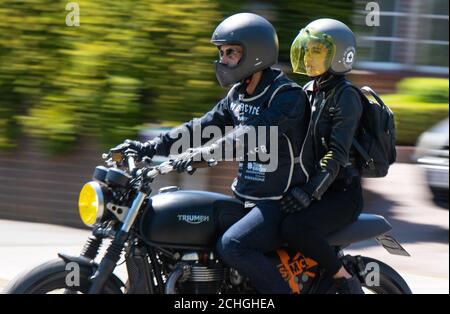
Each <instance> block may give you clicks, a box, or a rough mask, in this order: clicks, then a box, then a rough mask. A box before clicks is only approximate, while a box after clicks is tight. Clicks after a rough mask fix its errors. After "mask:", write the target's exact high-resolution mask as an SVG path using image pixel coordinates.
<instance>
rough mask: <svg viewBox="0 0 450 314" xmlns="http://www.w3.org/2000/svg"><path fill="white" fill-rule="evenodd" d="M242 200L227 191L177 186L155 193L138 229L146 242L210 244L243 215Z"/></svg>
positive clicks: (208, 246)
mask: <svg viewBox="0 0 450 314" xmlns="http://www.w3.org/2000/svg"><path fill="white" fill-rule="evenodd" d="M245 213H246V211H245V209H244V204H243V203H242V202H241V201H239V200H237V199H235V198H233V197H230V196H227V195H224V194H219V193H213V192H205V191H193V190H178V191H174V192H167V193H162V194H158V195H155V196H153V197H151V198H150V199H149V202H148V205H147V208H146V210H145V211H144V213H143V216H142V219H141V225H140V232H141V235H142V236H143V239H144V241H145V242H147V243H148V244H154V245H161V246H167V247H180V248H193V249H199V248H200V249H201V248H211V247H213V246H215V244H216V242H217V240H218V237H219V236H220V235H221V234H222V233H223V232H225V231H226V230H227V229H228V228H229V227H230V226H231V225H233V224H234V223H235V222H236V221H238V220H239V219H240V218H242V217H243V216H244V215H245Z"/></svg>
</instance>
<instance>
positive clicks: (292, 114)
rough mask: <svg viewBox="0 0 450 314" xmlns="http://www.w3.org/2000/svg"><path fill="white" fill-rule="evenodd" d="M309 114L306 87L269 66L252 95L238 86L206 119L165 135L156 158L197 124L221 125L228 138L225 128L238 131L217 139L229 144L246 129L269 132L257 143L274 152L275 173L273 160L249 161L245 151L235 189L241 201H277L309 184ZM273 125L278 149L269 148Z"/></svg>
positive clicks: (168, 149)
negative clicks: (305, 161) (304, 153)
mask: <svg viewBox="0 0 450 314" xmlns="http://www.w3.org/2000/svg"><path fill="white" fill-rule="evenodd" d="M309 116H310V108H309V105H308V99H307V97H306V94H305V92H304V91H303V89H302V88H301V87H300V86H299V85H297V84H296V83H294V82H293V81H291V80H289V79H288V78H287V77H286V75H284V73H283V72H282V71H280V70H278V69H272V68H268V69H266V70H264V71H263V75H262V77H261V81H260V82H259V83H258V85H257V87H256V90H255V92H254V93H253V94H252V95H247V94H246V85H245V83H238V84H235V85H234V86H233V87H232V88H231V89H230V91H229V92H228V95H227V96H226V97H225V98H223V99H222V100H221V101H219V103H218V104H217V105H216V106H215V107H214V108H213V109H212V110H211V111H209V112H208V113H206V114H205V115H204V116H203V117H201V118H199V119H194V120H193V121H190V122H188V123H185V124H183V125H182V126H180V127H178V128H175V129H173V130H171V131H170V132H168V133H166V134H163V135H161V136H160V138H159V140H158V141H159V144H158V146H157V154H158V155H164V156H168V155H169V154H170V153H171V152H170V150H171V148H172V145H173V144H174V143H175V142H176V141H177V140H178V139H179V138H180V137H181V134H183V133H186V132H187V133H189V134H190V136H191V139H192V135H193V134H194V133H195V131H194V128H195V126H200V128H201V129H202V130H203V129H205V128H206V127H208V126H218V127H220V129H221V131H222V134H225V128H226V127H227V126H232V127H234V130H235V131H234V132H232V133H231V134H229V135H227V136H226V137H225V139H224V138H222V139H221V140H219V141H218V142H220V143H224V142H230V141H228V140H227V138H228V139H233V137H234V136H235V134H236V133H239V132H244V133H245V132H246V129H247V128H248V127H256V128H258V127H262V128H264V129H266V138H265V139H261V138H258V139H257V141H258V143H257V145H258V147H260V148H262V147H264V149H266V148H269V150H270V149H275V150H276V157H277V166H276V169H275V171H272V170H268V168H269V167H268V165H269V164H270V161H265V162H264V161H260V160H259V159H257V160H256V161H255V160H251V159H250V160H249V158H248V156H249V155H248V153H249V152H245V153H246V155H245V156H244V157H243V158H242V159H240V162H239V171H238V174H237V178H236V179H235V180H234V182H233V185H232V187H231V188H232V190H233V192H234V193H235V194H236V195H237V196H239V197H241V198H243V199H247V200H253V201H257V200H265V199H272V200H277V199H281V198H282V196H283V194H284V193H286V192H287V191H288V189H289V188H290V187H292V186H295V185H302V184H305V183H306V178H307V171H306V169H305V168H304V166H303V165H302V164H301V160H302V158H300V154H301V152H300V149H301V147H302V144H303V141H304V139H305V135H306V132H307V129H308V121H309ZM271 126H276V127H278V136H277V141H278V145H277V147H271V145H270V143H269V142H270V136H269V129H270V127H271ZM258 135H259V134H258ZM210 140H211V138H202V141H201V143H200V142H198V143H197V145H195V143H194V142H192V141H191V144H192V145H191V147H195V146H199V145H204V144H205V143H208V142H210ZM261 141H262V142H263V143H261ZM216 143H217V142H216ZM244 146H246V143H244ZM274 146H275V145H274ZM181 152H182V151H178V152H176V153H181ZM173 153H174V152H172V154H173Z"/></svg>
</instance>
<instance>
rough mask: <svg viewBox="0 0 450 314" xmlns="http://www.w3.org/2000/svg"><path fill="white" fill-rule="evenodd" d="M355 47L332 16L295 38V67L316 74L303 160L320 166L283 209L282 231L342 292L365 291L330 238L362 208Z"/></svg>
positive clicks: (292, 193) (309, 90)
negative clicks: (351, 79)
mask: <svg viewBox="0 0 450 314" xmlns="http://www.w3.org/2000/svg"><path fill="white" fill-rule="evenodd" d="M355 46H356V42H355V37H354V35H353V32H352V31H351V30H350V29H349V28H348V27H347V26H346V25H345V24H343V23H342V22H340V21H337V20H333V19H319V20H316V21H313V22H311V23H310V24H308V25H307V26H306V27H305V28H304V29H302V30H301V31H300V33H299V34H298V36H297V37H296V38H295V39H294V41H293V43H292V47H291V63H292V67H293V70H294V72H296V73H301V74H305V75H307V76H309V77H311V78H312V79H313V80H312V81H311V82H309V83H308V84H306V85H305V86H304V90H305V91H306V93H307V95H308V97H309V100H310V104H311V106H312V107H311V111H312V114H311V121H310V125H309V130H308V135H307V137H306V139H305V143H304V145H305V146H304V149H303V154H304V159H303V160H304V162H305V164H308V165H307V167H308V169H315V170H314V172H313V173H311V174H310V177H309V179H308V182H307V183H306V184H304V185H300V186H297V187H295V188H293V189H292V190H291V191H290V192H289V193H288V194H287V195H286V196H285V198H284V199H283V204H284V205H283V211H284V212H290V213H292V214H290V215H288V216H287V217H286V218H285V220H284V221H283V223H282V235H283V238H284V240H285V241H286V242H287V243H288V245H289V246H290V247H292V248H294V249H295V250H298V251H300V252H302V253H303V254H306V255H307V256H309V257H311V258H312V259H314V260H316V261H317V262H318V263H319V265H321V266H322V267H324V268H325V270H326V271H327V272H328V274H329V275H330V276H332V277H333V278H334V279H335V286H336V288H337V291H338V293H352V294H361V293H363V291H362V288H361V284H360V282H359V280H358V279H357V278H356V276H352V275H351V274H350V273H349V272H348V271H347V269H346V268H345V267H344V266H343V265H342V263H341V262H340V260H339V259H338V257H337V256H336V252H335V251H334V250H333V249H332V248H331V247H330V245H329V244H328V243H327V241H326V240H325V237H326V236H327V235H329V234H331V233H332V232H334V231H337V230H338V229H341V228H342V227H344V226H345V225H347V224H349V223H351V222H352V221H354V220H355V219H356V218H357V217H358V215H359V214H360V212H361V210H362V207H363V198H362V189H361V179H360V174H359V171H358V168H357V166H356V163H355V156H356V155H355V154H357V152H356V151H355V150H354V148H353V147H352V139H353V137H354V136H355V133H356V132H357V130H358V126H359V120H360V117H361V114H362V103H361V100H360V97H359V95H358V93H357V92H356V91H355V90H354V89H353V88H343V86H344V84H348V83H347V82H346V76H345V74H346V73H348V72H349V71H350V70H351V69H352V65H353V62H354V59H355V53H356V50H355ZM293 204H295V206H292V205H293Z"/></svg>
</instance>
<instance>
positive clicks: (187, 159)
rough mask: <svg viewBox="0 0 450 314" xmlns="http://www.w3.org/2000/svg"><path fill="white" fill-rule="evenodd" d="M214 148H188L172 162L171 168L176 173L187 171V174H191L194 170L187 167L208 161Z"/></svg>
mask: <svg viewBox="0 0 450 314" xmlns="http://www.w3.org/2000/svg"><path fill="white" fill-rule="evenodd" d="M214 148H215V147H214V146H205V147H198V148H190V149H188V150H187V151H186V152H184V153H183V154H181V155H179V156H178V157H177V158H176V159H175V160H174V161H173V164H172V165H173V168H174V169H176V170H177V171H178V172H184V171H187V172H188V173H189V174H193V173H194V172H195V170H196V169H195V168H191V169H189V166H192V164H193V163H194V162H201V161H207V160H209V159H210V158H211V157H212V154H213V152H214Z"/></svg>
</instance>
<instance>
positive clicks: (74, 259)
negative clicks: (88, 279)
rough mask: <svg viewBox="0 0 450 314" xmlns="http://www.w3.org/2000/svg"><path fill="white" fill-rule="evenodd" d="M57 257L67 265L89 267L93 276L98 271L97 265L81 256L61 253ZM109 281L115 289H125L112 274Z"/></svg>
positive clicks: (120, 281)
mask: <svg viewBox="0 0 450 314" xmlns="http://www.w3.org/2000/svg"><path fill="white" fill-rule="evenodd" d="M58 256H59V257H60V258H61V259H62V260H63V261H64V262H65V263H66V264H67V263H77V264H78V265H80V267H81V266H84V267H89V268H91V271H92V272H91V274H92V275H94V274H95V272H96V271H97V269H98V264H97V263H96V262H95V261H93V260H91V259H89V258H86V257H83V256H73V255H67V254H63V253H58ZM109 280H111V281H112V282H113V283H114V285H115V286H116V287H118V289H120V288H122V287H125V284H124V283H123V282H122V280H120V279H119V277H117V276H116V275H114V274H111V275H110V276H109Z"/></svg>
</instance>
